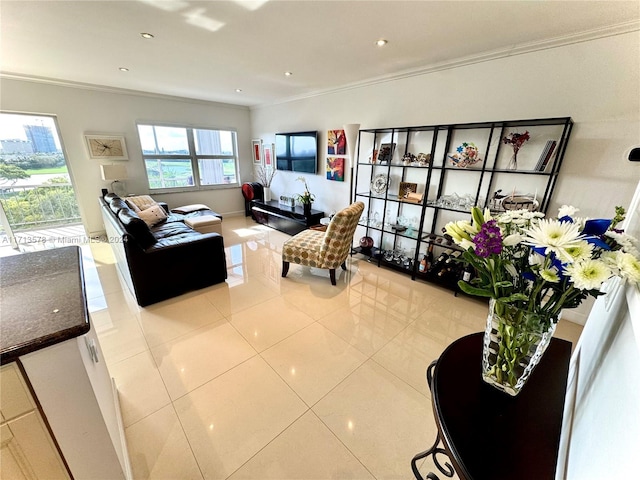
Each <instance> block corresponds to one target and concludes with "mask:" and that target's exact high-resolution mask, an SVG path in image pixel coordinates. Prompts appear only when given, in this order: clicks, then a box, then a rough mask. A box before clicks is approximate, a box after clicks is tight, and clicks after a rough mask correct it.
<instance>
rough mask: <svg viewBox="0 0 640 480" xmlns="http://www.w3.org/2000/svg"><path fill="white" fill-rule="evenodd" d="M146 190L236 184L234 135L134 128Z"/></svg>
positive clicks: (236, 157) (143, 127) (192, 130)
mask: <svg viewBox="0 0 640 480" xmlns="http://www.w3.org/2000/svg"><path fill="white" fill-rule="evenodd" d="M138 135H139V136H140V145H142V158H143V159H144V165H145V169H146V172H147V180H148V182H149V189H151V190H169V189H198V188H200V187H202V188H214V187H217V186H223V185H233V186H237V185H239V180H238V155H237V151H238V150H237V146H236V145H237V144H236V132H234V131H231V130H210V129H205V128H188V127H176V126H162V125H138Z"/></svg>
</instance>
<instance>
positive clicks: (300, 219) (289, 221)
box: [251, 200, 325, 235]
mask: <svg viewBox="0 0 640 480" xmlns="http://www.w3.org/2000/svg"><path fill="white" fill-rule="evenodd" d="M251 211H252V213H253V218H254V219H255V220H256V222H258V223H262V224H264V225H268V226H270V227H271V228H275V229H276V230H280V231H281V232H284V233H288V234H289V235H295V234H297V233H300V232H301V231H303V230H306V229H307V228H309V227H310V226H312V225H317V224H318V223H320V219H321V218H323V217H324V216H325V215H324V212H321V211H320V210H313V209H311V213H310V214H309V215H305V214H304V211H303V209H302V207H297V206H296V207H287V206H285V205H281V204H280V203H279V202H277V201H275V200H271V201H269V202H263V201H261V200H252V201H251Z"/></svg>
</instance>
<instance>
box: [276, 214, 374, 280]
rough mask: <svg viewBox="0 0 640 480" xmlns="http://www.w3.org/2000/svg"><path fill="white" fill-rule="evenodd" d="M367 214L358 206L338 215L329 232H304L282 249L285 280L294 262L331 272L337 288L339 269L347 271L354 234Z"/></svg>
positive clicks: (290, 240) (286, 243)
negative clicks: (337, 272) (364, 214)
mask: <svg viewBox="0 0 640 480" xmlns="http://www.w3.org/2000/svg"><path fill="white" fill-rule="evenodd" d="M363 210H364V203H362V202H356V203H352V204H351V205H349V206H348V207H347V208H345V209H343V210H340V211H339V212H338V213H336V214H335V215H334V216H333V218H332V219H331V222H329V225H328V226H327V231H326V232H320V231H317V230H304V231H302V232H300V233H299V234H297V235H295V236H293V237H291V238H290V239H289V240H287V241H286V242H285V243H284V245H283V246H282V276H283V277H286V276H287V273H288V272H289V264H290V263H291V262H293V263H297V264H299V265H305V266H307V267H315V268H328V269H329V276H330V277H331V285H335V284H336V268H337V267H338V266H341V267H342V269H343V270H346V269H347V265H346V264H345V261H346V260H347V256H349V253H350V252H351V246H352V244H353V234H354V233H355V231H356V227H357V226H358V220H360V216H361V215H362V212H363Z"/></svg>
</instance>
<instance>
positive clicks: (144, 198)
mask: <svg viewBox="0 0 640 480" xmlns="http://www.w3.org/2000/svg"><path fill="white" fill-rule="evenodd" d="M127 203H128V204H129V205H132V207H131V208H133V209H134V211H136V212H137V211H140V210H146V209H147V208H149V207H153V206H154V205H157V204H158V202H156V201H155V200H154V199H153V198H151V197H150V196H149V195H134V196H131V197H127ZM133 205H135V207H137V210H136V209H135V208H134V207H133Z"/></svg>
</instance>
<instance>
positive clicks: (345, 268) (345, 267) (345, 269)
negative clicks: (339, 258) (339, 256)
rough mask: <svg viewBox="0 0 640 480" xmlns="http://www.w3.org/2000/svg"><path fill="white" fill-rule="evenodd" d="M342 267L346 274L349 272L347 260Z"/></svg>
mask: <svg viewBox="0 0 640 480" xmlns="http://www.w3.org/2000/svg"><path fill="white" fill-rule="evenodd" d="M340 266H341V267H342V269H343V270H344V271H345V272H346V271H347V261H346V260H345V261H344V262H342V265H340Z"/></svg>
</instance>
